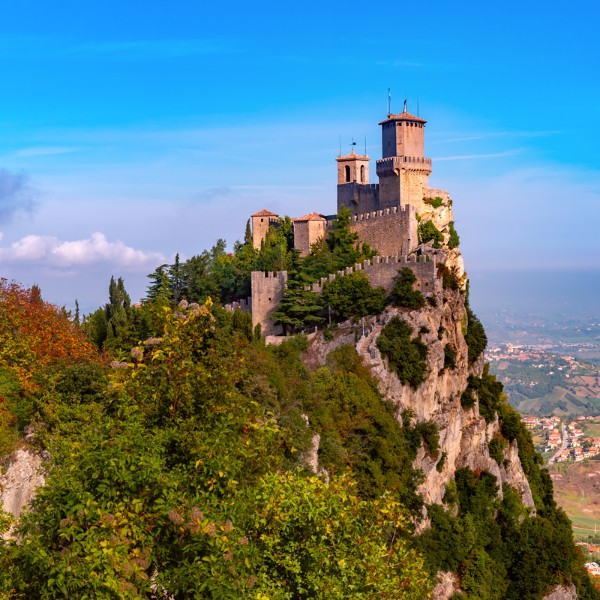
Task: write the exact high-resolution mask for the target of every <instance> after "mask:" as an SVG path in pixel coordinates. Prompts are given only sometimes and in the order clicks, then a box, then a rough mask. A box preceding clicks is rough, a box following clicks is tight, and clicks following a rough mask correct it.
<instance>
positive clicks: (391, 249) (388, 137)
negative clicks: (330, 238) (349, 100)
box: [232, 103, 449, 335]
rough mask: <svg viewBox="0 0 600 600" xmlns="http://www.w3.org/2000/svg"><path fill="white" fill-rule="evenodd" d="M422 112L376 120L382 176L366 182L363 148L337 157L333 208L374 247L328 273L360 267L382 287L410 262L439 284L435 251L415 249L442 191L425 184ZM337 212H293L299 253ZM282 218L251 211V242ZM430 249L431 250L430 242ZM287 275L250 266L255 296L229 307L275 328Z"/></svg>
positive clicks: (428, 286) (428, 283) (427, 164)
mask: <svg viewBox="0 0 600 600" xmlns="http://www.w3.org/2000/svg"><path fill="white" fill-rule="evenodd" d="M425 124H426V121H425V119H422V118H420V117H418V116H415V115H411V114H410V113H409V112H407V110H406V103H405V104H404V111H403V112H402V113H400V114H396V115H395V114H388V116H387V118H386V119H384V120H383V121H381V122H380V123H379V125H380V126H381V142H382V143H381V149H382V152H381V154H382V157H381V158H380V159H379V160H377V161H376V173H377V177H378V179H379V183H370V182H369V162H370V160H371V159H370V158H369V156H367V155H366V154H364V155H359V154H355V152H354V150H352V152H351V153H350V154H347V155H345V156H342V155H341V154H340V155H339V156H338V157H337V159H336V162H337V209H338V211H339V210H340V208H342V207H346V208H348V209H349V210H350V211H351V213H352V217H351V226H350V227H351V229H352V231H354V232H356V233H357V234H358V238H359V240H360V241H361V242H365V243H367V244H369V246H371V248H373V249H375V250H377V251H378V253H379V255H380V256H376V257H375V258H374V259H373V260H372V261H365V263H364V264H357V265H355V266H354V267H352V268H348V269H346V270H345V271H342V272H339V273H332V274H331V275H330V276H329V280H332V279H334V278H335V277H338V276H343V275H345V274H347V273H350V272H354V271H359V270H360V271H362V272H364V273H365V275H366V276H367V278H368V279H369V282H370V283H371V285H375V286H379V285H381V286H383V287H384V288H386V290H387V291H390V289H391V287H392V281H393V278H394V277H395V275H396V274H397V272H398V270H399V269H400V268H403V267H408V268H410V269H411V270H412V271H413V272H414V273H415V275H416V276H417V284H416V285H417V288H418V289H419V290H420V291H421V292H423V293H424V294H425V295H431V294H433V293H435V291H436V286H439V285H440V283H439V279H438V278H437V273H436V256H435V254H432V253H430V252H429V253H427V252H425V250H426V249H419V254H420V256H417V254H416V251H417V248H418V246H419V240H418V227H417V226H418V221H417V215H419V216H422V215H423V213H426V212H427V211H431V205H428V204H427V202H426V200H427V199H428V198H430V197H431V196H434V195H437V194H438V193H441V194H443V195H444V196H445V198H446V200H448V201H449V199H448V196H447V194H446V193H445V192H440V191H439V190H429V187H428V178H429V175H430V173H431V159H430V158H426V157H425V139H424V134H425ZM335 218H336V215H322V214H319V213H316V212H311V213H308V214H306V215H304V216H302V217H298V218H295V219H293V220H292V221H293V228H294V246H295V247H296V248H297V249H298V250H299V251H300V254H301V256H306V255H308V254H309V253H310V250H311V246H312V245H313V244H314V243H316V242H317V241H318V240H319V239H321V238H323V237H325V236H326V235H327V232H328V229H329V228H330V227H331V226H332V224H333V222H334V220H335ZM279 222H280V217H279V215H277V214H275V213H273V212H271V211H269V210H267V209H263V210H260V211H258V212H256V213H254V214H253V215H252V216H251V223H252V243H253V245H254V247H255V248H256V249H260V247H261V244H262V242H263V241H264V239H265V237H266V235H267V232H268V230H269V227H271V226H276V225H277V224H278V223H279ZM429 250H430V249H429ZM286 281H287V273H285V272H278V273H262V272H253V273H252V280H251V282H252V297H251V298H250V299H248V301H244V302H241V303H235V304H234V306H232V308H241V309H242V310H248V311H251V312H252V323H253V325H254V326H256V325H257V324H260V325H261V329H262V332H263V333H264V334H265V335H277V334H280V333H281V330H280V328H279V327H278V326H276V325H275V324H274V323H273V322H272V321H271V318H270V316H271V314H272V312H273V311H274V310H275V308H276V307H277V304H278V303H279V302H280V301H281V298H282V296H283V293H284V290H285V286H286ZM325 281H326V280H322V281H321V282H319V283H315V284H313V286H312V289H313V290H314V291H316V292H320V291H321V289H322V286H323V283H324V282H325Z"/></svg>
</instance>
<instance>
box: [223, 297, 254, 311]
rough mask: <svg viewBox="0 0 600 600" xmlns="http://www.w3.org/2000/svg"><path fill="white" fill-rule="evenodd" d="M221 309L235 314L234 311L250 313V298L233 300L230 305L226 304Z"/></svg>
mask: <svg viewBox="0 0 600 600" xmlns="http://www.w3.org/2000/svg"><path fill="white" fill-rule="evenodd" d="M223 308H224V309H225V310H227V311H229V312H235V311H236V310H241V311H242V312H252V298H246V299H245V300H244V299H243V300H234V301H233V302H232V303H231V304H226V305H225V306H224V307H223Z"/></svg>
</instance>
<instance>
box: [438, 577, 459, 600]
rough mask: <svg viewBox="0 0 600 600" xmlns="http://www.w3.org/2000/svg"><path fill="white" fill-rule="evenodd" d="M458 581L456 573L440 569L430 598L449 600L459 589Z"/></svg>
mask: <svg viewBox="0 0 600 600" xmlns="http://www.w3.org/2000/svg"><path fill="white" fill-rule="evenodd" d="M459 583H460V582H459V580H458V575H456V573H451V572H446V571H440V572H439V573H438V574H437V578H436V582H435V587H434V588H433V594H432V596H431V598H432V600H449V599H450V598H451V597H452V596H453V595H454V594H456V593H457V592H459V591H460V585H459Z"/></svg>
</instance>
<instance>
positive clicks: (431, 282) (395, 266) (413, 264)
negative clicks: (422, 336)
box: [311, 254, 441, 296]
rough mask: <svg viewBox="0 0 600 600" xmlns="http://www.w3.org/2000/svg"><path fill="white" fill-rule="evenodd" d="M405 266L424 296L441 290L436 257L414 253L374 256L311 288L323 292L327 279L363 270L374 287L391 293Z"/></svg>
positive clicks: (314, 284)
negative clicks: (399, 272)
mask: <svg viewBox="0 0 600 600" xmlns="http://www.w3.org/2000/svg"><path fill="white" fill-rule="evenodd" d="M405 267H408V268H409V269H410V270H411V271H412V272H413V273H414V274H415V277H416V278H417V281H416V282H415V289H417V290H419V291H420V292H421V293H422V294H423V295H424V296H431V295H432V294H435V293H437V292H438V291H439V289H440V285H441V284H440V282H439V280H438V278H437V268H436V260H435V257H433V256H432V257H430V260H427V257H426V256H416V255H414V254H413V255H411V256H374V257H373V258H372V259H371V260H370V261H369V260H366V261H364V262H363V263H358V264H356V265H354V267H348V268H347V269H346V270H345V271H339V272H338V273H337V274H331V275H329V276H328V277H323V278H322V279H321V281H320V282H318V283H313V285H312V286H311V289H312V291H313V292H317V293H321V292H322V291H323V286H324V285H325V283H326V282H327V281H334V280H335V279H336V278H337V277H343V276H344V275H349V274H350V273H356V272H358V271H361V272H363V273H364V274H365V275H366V276H367V279H368V280H369V283H370V284H371V285H372V286H373V287H379V286H381V287H383V288H384V289H385V291H386V293H387V294H389V293H390V292H391V291H392V288H393V287H394V277H395V276H396V275H397V274H398V271H399V270H400V269H403V268H405Z"/></svg>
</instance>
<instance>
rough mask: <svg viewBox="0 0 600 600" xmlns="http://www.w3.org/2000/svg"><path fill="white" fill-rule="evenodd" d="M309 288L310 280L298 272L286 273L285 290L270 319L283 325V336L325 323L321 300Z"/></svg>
mask: <svg viewBox="0 0 600 600" xmlns="http://www.w3.org/2000/svg"><path fill="white" fill-rule="evenodd" d="M309 286H310V280H309V279H308V278H307V277H306V276H303V275H302V274H301V273H300V272H299V271H298V270H295V269H294V270H291V271H289V272H288V281H287V288H286V290H285V292H284V294H283V298H282V300H281V302H280V303H279V305H278V306H277V308H276V309H275V311H274V312H273V317H272V318H273V321H274V322H275V323H279V324H281V325H283V331H284V333H285V334H287V333H291V334H294V333H298V332H302V331H306V330H309V329H313V328H314V327H316V326H318V325H321V324H322V323H324V322H325V316H324V308H323V303H322V302H323V301H322V298H321V296H320V295H319V294H317V293H316V292H313V291H311V290H310V289H306V288H307V287H309Z"/></svg>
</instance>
